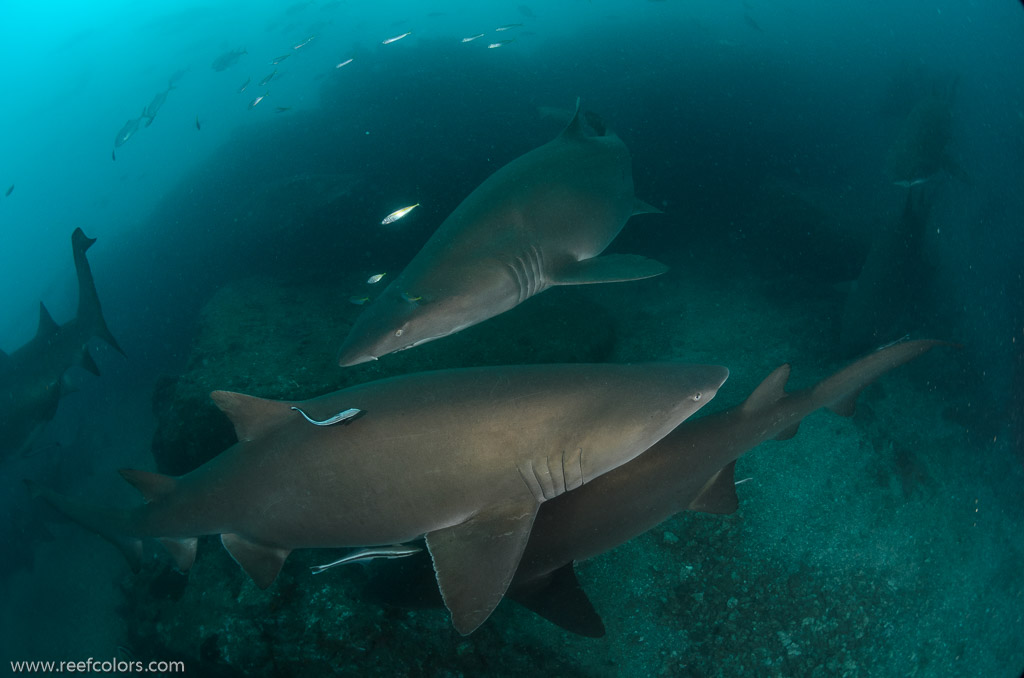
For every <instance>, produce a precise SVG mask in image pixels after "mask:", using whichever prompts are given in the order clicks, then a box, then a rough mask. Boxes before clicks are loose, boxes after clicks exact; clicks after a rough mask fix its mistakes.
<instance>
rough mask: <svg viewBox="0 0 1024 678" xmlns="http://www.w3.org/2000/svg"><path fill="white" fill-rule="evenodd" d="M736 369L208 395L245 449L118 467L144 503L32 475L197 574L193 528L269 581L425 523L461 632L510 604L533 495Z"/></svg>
mask: <svg viewBox="0 0 1024 678" xmlns="http://www.w3.org/2000/svg"><path fill="white" fill-rule="evenodd" d="M728 374H729V371H728V369H726V368H725V367H720V366H709V365H685V364H676V363H649V364H639V365H613V364H600V365H587V364H573V365H541V366H502V367H481V368H466V369H454V370H442V371H436V372H422V373H418V374H411V375H405V376H401V377H393V378H390V379H384V380H381V381H375V382H370V383H367V384H362V385H358V386H353V387H350V388H347V389H344V390H341V391H336V392H334V393H330V394H327V395H324V396H320V397H318V398H314V399H312V400H307V401H302V402H287V401H273V400H264V399H260V398H256V397H252V396H247V395H243V394H239V393H231V392H226V391H215V392H214V393H213V394H212V397H213V400H214V402H215V403H216V404H217V405H218V406H219V407H220V409H221V410H222V411H224V412H225V413H226V414H227V416H228V417H229V418H230V419H231V421H232V422H233V423H234V426H235V431H236V434H237V436H238V443H237V444H235V445H234V446H233V447H231V448H229V449H227V450H226V451H224V452H222V453H221V454H220V455H218V456H217V457H214V458H213V459H212V460H210V461H209V462H207V463H206V464H204V465H203V466H200V467H199V468H197V469H196V470H194V471H192V472H190V473H188V474H186V475H184V476H180V477H177V478H175V477H171V476H166V475H161V474H157V473H151V472H146V471H139V470H129V469H125V470H122V471H121V474H122V476H123V477H124V478H125V479H126V480H128V482H130V483H131V484H133V485H134V486H135V487H136V488H137V489H138V490H139V491H140V492H141V493H142V495H143V497H144V498H145V500H146V503H145V504H143V505H141V506H138V507H136V508H134V509H113V508H97V507H91V506H89V505H87V504H83V503H81V502H79V501H77V500H75V499H69V498H66V497H63V496H61V495H59V494H56V493H55V492H53V491H51V490H48V489H46V488H43V487H40V486H38V485H36V484H34V483H31V482H30V483H29V486H30V489H31V490H32V491H33V493H35V494H36V495H38V496H41V497H42V498H43V499H45V500H46V501H48V502H49V503H50V504H52V505H53V506H54V507H56V508H57V509H58V510H59V511H61V512H63V513H64V514H66V515H67V516H68V517H70V518H72V519H73V520H75V521H77V522H78V523H80V524H82V525H83V526H85V527H87V528H89V529H92V530H94V531H96V532H98V533H99V534H101V535H102V536H104V537H106V538H107V539H108V540H109V541H111V542H112V543H114V544H115V545H117V546H118V547H119V548H120V549H121V551H122V552H123V553H124V554H125V555H126V556H127V557H128V558H129V561H130V562H131V563H132V564H133V565H134V566H136V567H137V566H138V562H139V559H140V555H141V539H142V538H147V537H152V538H157V539H159V540H160V541H161V542H162V543H163V544H164V545H165V546H166V547H167V549H168V551H169V552H170V553H171V556H172V558H173V560H174V561H175V563H176V565H177V566H178V568H179V569H181V570H186V571H187V570H188V569H189V567H191V564H192V562H193V560H194V558H195V552H196V538H197V537H198V536H201V535H208V534H213V535H217V534H219V535H220V538H221V542H222V543H223V545H224V547H225V548H226V549H227V550H228V552H229V553H230V554H231V556H232V557H233V558H234V559H235V561H237V562H238V563H239V565H241V567H242V568H243V569H244V570H245V571H246V572H247V573H248V574H249V575H250V576H251V577H252V579H253V580H254V581H255V583H256V584H257V585H258V586H260V587H263V588H266V587H267V586H269V585H270V584H271V583H272V582H273V580H274V579H275V578H276V576H277V574H278V572H279V571H280V569H281V567H282V565H283V563H284V561H285V558H287V556H288V554H289V553H290V552H291V551H293V550H295V549H300V548H323V547H339V546H368V547H373V546H381V545H390V544H396V543H400V542H403V541H408V540H412V539H415V538H417V537H419V536H421V535H425V538H426V546H427V550H428V551H429V553H430V556H431V559H432V562H433V568H434V571H435V577H436V581H437V583H438V586H439V588H440V591H441V594H442V596H443V599H444V603H445V605H446V606H447V607H448V609H449V610H450V611H451V616H452V623H453V625H454V627H455V628H456V630H458V631H459V632H460V633H462V634H468V633H471V632H472V631H473V630H474V629H476V628H477V627H478V626H479V625H480V624H481V623H483V621H484V620H486V619H487V617H488V616H489V615H490V613H491V611H492V610H493V609H494V608H495V606H497V604H498V603H499V602H500V601H501V599H502V597H503V595H504V592H505V589H506V588H507V586H508V584H509V582H510V581H511V580H512V576H513V574H514V573H515V570H516V566H517V565H518V564H519V560H520V557H521V555H522V552H523V548H524V547H525V546H526V542H527V539H528V537H529V534H530V529H531V526H532V524H533V521H534V517H535V516H536V514H537V509H538V507H539V506H540V505H542V504H543V503H544V502H546V501H548V500H550V499H553V498H554V497H557V496H558V495H560V494H562V493H564V492H567V491H570V490H572V489H573V488H577V487H580V486H582V485H585V484H586V483H589V482H592V481H593V480H594V479H596V478H597V477H599V476H600V475H601V474H602V473H607V472H608V471H610V470H611V469H613V468H615V467H616V466H618V465H620V464H623V463H625V462H627V461H629V460H630V459H632V458H633V457H635V456H636V455H638V454H640V453H641V452H643V451H644V450H646V449H647V448H648V447H650V446H651V445H653V444H655V443H656V442H658V440H660V439H661V438H662V437H663V436H665V435H666V434H668V433H669V432H670V431H671V430H672V429H674V428H675V427H676V426H677V425H678V424H679V423H680V422H681V421H683V420H684V419H686V418H687V417H689V416H690V415H691V414H693V413H694V412H696V411H697V410H698V409H700V408H701V407H702V406H704V405H705V404H706V403H707V402H708V401H709V400H710V399H711V398H713V397H714V395H715V394H716V393H717V391H718V388H719V387H720V386H721V385H722V383H724V381H725V379H726V378H727V377H728ZM331 422H337V423H336V424H332V423H331Z"/></svg>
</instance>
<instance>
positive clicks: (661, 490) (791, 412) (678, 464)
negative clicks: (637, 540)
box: [367, 340, 944, 637]
mask: <svg viewBox="0 0 1024 678" xmlns="http://www.w3.org/2000/svg"><path fill="white" fill-rule="evenodd" d="M943 343H944V342H939V341H931V340H917V341H905V342H902V343H897V344H894V345H891V346H888V347H886V348H883V349H880V350H878V351H875V352H874V353H871V354H870V355H868V356H866V357H863V358H861V359H860V360H858V361H856V362H854V363H853V364H851V365H849V366H848V367H846V368H844V369H842V370H840V371H838V372H836V373H835V374H833V375H832V376H830V377H828V378H827V379H825V380H823V381H821V382H819V383H818V384H817V385H816V386H814V387H812V388H808V389H805V390H802V391H797V392H794V393H786V392H785V388H784V387H785V385H786V381H787V380H788V378H789V373H790V367H789V365H782V366H781V367H779V368H777V369H776V370H775V371H773V372H772V373H771V374H770V375H769V376H768V377H767V378H766V379H765V380H764V381H763V382H762V383H761V385H760V386H758V387H757V388H756V389H755V390H754V392H753V393H752V394H751V395H750V396H749V397H748V398H747V399H746V401H745V402H743V403H742V404H741V405H737V406H734V407H731V408H729V409H726V410H724V411H721V412H718V413H715V414H710V415H708V416H705V417H701V418H699V419H693V420H689V421H685V422H683V423H682V424H681V425H680V426H678V427H677V428H676V429H675V430H674V431H672V432H671V433H670V434H668V435H667V436H665V437H664V438H663V439H662V440H661V442H659V443H658V444H656V445H654V446H653V447H651V448H650V449H649V450H647V451H646V452H644V453H643V454H641V455H640V456H638V457H636V458H635V459H633V460H632V461H630V462H628V463H626V464H623V465H621V466H619V467H618V468H616V469H614V470H612V471H609V472H608V473H605V474H604V475H602V476H601V477H600V478H595V479H594V480H593V481H592V482H590V483H587V484H586V485H584V486H583V487H580V488H578V489H574V490H572V491H571V492H567V493H566V494H563V495H561V496H559V497H555V498H554V499H552V500H551V501H549V502H546V503H545V504H544V505H543V506H541V508H540V510H539V511H538V514H537V519H536V521H535V522H534V525H533V530H532V532H531V533H530V540H529V542H528V543H527V545H526V549H525V551H524V553H523V558H522V560H521V561H520V563H519V568H518V569H517V570H516V574H515V577H514V578H513V580H512V583H511V585H510V587H509V590H508V593H507V595H508V597H509V598H512V599H513V600H515V601H517V602H519V603H521V604H523V605H525V606H526V607H528V608H530V609H531V610H533V611H534V612H536V613H537V614H539V615H541V616H543V617H545V618H546V619H548V620H550V621H552V622H554V623H555V624H557V625H559V626H561V627H563V628H565V629H567V630H569V631H572V632H574V633H578V634H580V635H584V636H590V637H599V636H602V635H604V632H605V630H604V624H603V623H602V621H601V618H600V616H599V615H598V614H597V612H596V611H595V609H594V607H593V605H592V604H591V602H590V600H589V599H588V598H587V595H586V593H585V592H584V591H583V589H582V588H581V587H580V585H579V583H578V581H577V579H576V574H575V571H574V563H575V562H576V561H580V560H585V559H587V558H590V557H593V556H595V555H598V554H601V553H604V552H606V551H608V550H610V549H612V548H614V547H616V546H618V545H619V544H622V543H625V542H626V541H628V540H630V539H632V538H633V537H636V536H639V535H641V534H643V533H644V532H646V531H647V530H649V529H651V528H653V527H655V526H656V525H658V524H659V523H661V522H662V521H664V520H666V519H668V518H670V517H672V516H673V515H675V514H676V513H679V512H681V511H704V512H708V513H732V512H734V511H735V510H736V508H737V506H738V499H737V496H736V489H735V481H734V479H733V470H734V468H735V464H736V460H737V459H738V458H739V457H741V456H742V455H743V454H745V453H746V452H748V451H749V450H751V449H753V448H755V447H757V446H758V445H760V444H761V443H762V442H764V441H766V440H771V439H773V438H774V439H777V440H784V439H787V438H790V437H792V436H793V435H795V434H796V431H797V427H798V426H799V424H800V422H801V420H802V419H803V418H804V417H806V416H807V415H809V414H811V413H812V412H814V411H816V410H818V409H820V408H823V407H827V408H829V409H831V410H833V411H834V412H836V413H838V414H841V415H844V416H849V415H851V414H853V410H854V404H855V401H856V399H857V396H858V395H859V394H860V392H861V391H862V390H863V389H864V387H866V386H867V385H869V384H871V383H872V382H873V381H875V380H876V379H877V378H878V377H880V376H881V375H883V374H885V373H886V372H888V371H890V370H892V369H894V368H895V367H898V366H900V365H902V364H904V363H906V362H908V361H910V360H913V359H914V358H916V357H918V356H920V355H921V354H923V353H924V352H926V351H928V350H929V349H931V348H932V347H934V346H936V345H939V344H943ZM423 565H424V559H423V558H420V557H418V556H413V557H410V558H406V559H404V560H403V561H393V562H387V563H378V564H375V565H374V571H375V575H374V577H373V578H372V579H371V581H370V583H369V584H368V587H367V592H368V594H369V595H370V596H371V597H374V598H376V599H378V600H380V601H382V602H385V603H390V604H394V605H400V606H408V605H410V604H414V605H416V606H424V605H430V604H436V603H435V602H434V600H433V599H434V598H436V590H437V589H436V586H435V585H434V584H433V581H432V579H428V578H427V577H425V576H423V572H424V569H423Z"/></svg>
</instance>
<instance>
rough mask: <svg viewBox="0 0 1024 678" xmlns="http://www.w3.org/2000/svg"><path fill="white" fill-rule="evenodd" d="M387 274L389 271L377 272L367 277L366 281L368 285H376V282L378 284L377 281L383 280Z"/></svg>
mask: <svg viewBox="0 0 1024 678" xmlns="http://www.w3.org/2000/svg"><path fill="white" fill-rule="evenodd" d="M386 275H387V273H378V274H376V275H371V276H370V277H369V278H367V279H366V283H367V284H368V285H376V284H377V283H379V282H380V281H381V280H382V279H383V278H384V276H386Z"/></svg>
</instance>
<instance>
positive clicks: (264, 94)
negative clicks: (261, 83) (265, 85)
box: [249, 92, 270, 111]
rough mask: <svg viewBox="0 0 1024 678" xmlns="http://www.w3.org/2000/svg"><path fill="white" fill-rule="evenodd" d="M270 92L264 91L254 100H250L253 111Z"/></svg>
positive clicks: (250, 107)
mask: <svg viewBox="0 0 1024 678" xmlns="http://www.w3.org/2000/svg"><path fill="white" fill-rule="evenodd" d="M268 94H270V92H264V93H263V94H261V95H260V96H258V97H256V98H255V99H253V100H252V101H250V102H249V110H250V111H251V110H252V109H254V108H256V106H257V105H258V104H259V103H260V102H261V101H263V99H265V98H266V96H267V95H268Z"/></svg>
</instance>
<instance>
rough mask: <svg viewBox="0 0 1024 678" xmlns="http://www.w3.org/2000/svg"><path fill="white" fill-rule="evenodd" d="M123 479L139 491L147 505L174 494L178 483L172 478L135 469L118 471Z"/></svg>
mask: <svg viewBox="0 0 1024 678" xmlns="http://www.w3.org/2000/svg"><path fill="white" fill-rule="evenodd" d="M118 473H120V474H121V477H122V478H124V479H125V480H127V481H128V482H129V483H131V485H132V487H134V488H135V489H136V490H138V491H139V494H141V495H142V498H143V499H145V500H146V502H147V503H149V502H154V501H159V500H161V499H163V498H164V497H166V496H167V495H169V494H170V493H171V492H174V488H175V486H177V484H178V481H177V479H176V478H173V477H171V476H165V475H164V474H162V473H153V472H152V471H139V470H137V469H133V468H123V469H120V470H119V471H118Z"/></svg>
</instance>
